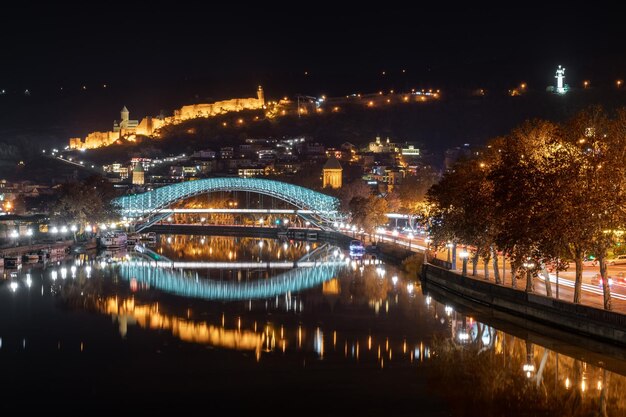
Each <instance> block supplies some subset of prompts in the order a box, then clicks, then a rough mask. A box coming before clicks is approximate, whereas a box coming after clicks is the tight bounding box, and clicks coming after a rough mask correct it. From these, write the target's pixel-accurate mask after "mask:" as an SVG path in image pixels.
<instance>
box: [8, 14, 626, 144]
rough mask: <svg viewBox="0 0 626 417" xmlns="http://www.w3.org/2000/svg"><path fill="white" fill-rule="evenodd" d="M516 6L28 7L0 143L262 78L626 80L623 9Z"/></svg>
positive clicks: (15, 28)
mask: <svg viewBox="0 0 626 417" xmlns="http://www.w3.org/2000/svg"><path fill="white" fill-rule="evenodd" d="M506 6H507V7H506V8H501V9H493V8H486V7H479V6H475V5H472V6H471V7H466V8H461V9H459V8H456V6H453V5H452V4H451V3H446V4H443V5H442V7H441V8H439V9H435V8H433V7H430V6H424V5H423V4H422V3H415V4H414V5H413V6H412V8H411V9H404V8H403V7H402V6H399V5H393V4H391V3H390V2H385V3H384V4H380V5H378V7H377V8H375V9H374V8H371V9H370V8H366V7H364V6H362V7H354V8H352V9H351V10H350V11H349V13H347V12H345V11H341V10H338V7H337V5H336V4H335V3H323V2H316V3H310V2H305V3H302V4H298V5H292V6H287V7H278V6H272V5H269V6H267V5H266V4H263V5H261V4H260V3H259V4H258V5H257V6H255V7H248V6H244V5H243V4H239V3H236V4H233V6H230V7H228V6H223V5H221V6H220V7H219V8H215V9H213V10H212V9H208V8H209V7H211V5H210V4H209V3H206V4H203V5H201V6H198V5H189V4H187V5H185V4H183V3H181V2H168V3H159V2H151V3H150V4H149V5H142V6H133V5H129V4H126V3H118V4H113V3H110V2H109V3H107V2H90V3H89V6H87V5H85V7H84V8H80V7H79V6H76V5H65V6H64V5H47V6H34V5H31V4H28V5H22V4H20V5H19V6H18V7H19V8H21V10H20V9H19V8H18V9H15V8H11V10H4V11H3V14H2V22H1V24H0V51H1V53H2V65H0V91H1V90H5V91H6V94H4V95H0V139H3V138H6V137H10V136H11V135H12V134H13V131H12V130H11V131H8V133H6V132H7V128H9V127H12V128H16V129H24V128H25V127H45V128H47V127H50V126H51V125H55V126H56V125H58V126H59V127H60V128H61V129H63V131H59V133H58V134H57V135H58V136H59V137H62V138H64V137H65V135H75V134H76V135H78V134H85V133H86V132H88V131H91V130H94V129H106V128H108V126H109V125H110V123H111V120H112V118H114V117H116V116H117V112H118V108H121V106H122V105H124V104H126V105H128V106H129V108H130V109H131V114H132V116H136V117H141V116H143V115H145V114H158V112H159V111H161V110H164V111H165V112H170V111H171V109H173V108H175V107H178V106H180V105H182V104H189V103H191V102H193V101H194V100H195V101H204V102H206V101H211V100H219V99H224V98H230V97H237V96H239V97H241V96H252V95H254V91H255V90H256V86H257V85H259V84H262V85H263V86H264V88H265V91H266V97H268V98H279V97H282V96H283V95H292V94H295V93H300V94H306V95H321V94H327V95H331V96H332V95H344V94H349V93H354V92H375V91H378V90H381V89H384V90H389V89H395V90H397V91H407V90H409V89H411V88H440V89H442V90H443V91H444V92H445V93H446V96H447V97H452V96H453V95H454V94H457V93H458V94H463V93H466V92H467V91H470V90H471V89H475V88H487V89H489V90H490V91H494V92H499V93H500V92H501V93H502V94H505V93H506V91H507V90H508V89H510V88H514V87H516V86H518V85H519V84H520V83H521V82H526V83H527V84H528V86H529V91H533V90H534V91H545V87H546V86H547V85H552V84H553V83H554V70H555V68H556V66H557V65H559V64H561V65H564V66H565V67H566V68H567V72H566V82H567V83H569V84H570V85H572V86H580V85H581V84H582V81H583V80H586V79H588V80H591V83H592V86H593V87H598V88H600V87H606V88H608V87H612V86H614V85H615V84H614V83H615V80H617V79H618V78H623V79H626V53H625V47H624V41H625V40H626V29H625V28H624V27H625V26H626V25H624V24H623V22H621V21H620V19H622V17H621V14H620V13H619V12H618V11H616V10H614V7H615V6H607V7H604V8H603V7H600V6H599V5H598V3H597V2H594V3H593V4H592V5H589V6H586V8H585V9H582V8H575V7H573V6H570V5H565V6H566V7H560V8H550V7H542V8H531V7H521V6H520V7H519V9H518V10H514V11H511V5H506ZM382 7H386V9H381V8H382ZM342 9H343V8H342ZM415 9H417V10H418V12H416V11H415ZM505 9H506V10H505ZM402 70H404V72H403V71H402ZM383 72H385V74H384V75H383ZM104 85H106V86H107V87H106V89H105V88H104ZM83 87H85V88H86V89H84V88H83ZM26 89H28V90H29V91H30V93H31V94H30V96H28V97H25V95H24V92H25V90H26ZM63 140H65V138H64V139H63Z"/></svg>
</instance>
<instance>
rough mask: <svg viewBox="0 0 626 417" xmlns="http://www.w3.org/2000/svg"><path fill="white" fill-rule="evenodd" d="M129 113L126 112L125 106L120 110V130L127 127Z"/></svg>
mask: <svg viewBox="0 0 626 417" xmlns="http://www.w3.org/2000/svg"><path fill="white" fill-rule="evenodd" d="M129 114H130V112H129V111H128V109H127V108H126V106H124V107H123V108H122V111H120V117H121V118H122V119H121V120H120V127H121V128H126V127H128V117H129Z"/></svg>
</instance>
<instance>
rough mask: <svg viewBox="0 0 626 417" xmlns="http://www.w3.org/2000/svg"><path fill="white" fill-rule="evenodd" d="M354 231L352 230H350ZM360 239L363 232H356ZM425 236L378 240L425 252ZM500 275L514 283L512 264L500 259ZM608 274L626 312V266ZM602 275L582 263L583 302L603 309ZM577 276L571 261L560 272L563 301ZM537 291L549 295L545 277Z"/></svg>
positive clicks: (379, 236)
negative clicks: (566, 267) (598, 277)
mask: <svg viewBox="0 0 626 417" xmlns="http://www.w3.org/2000/svg"><path fill="white" fill-rule="evenodd" d="M350 234H351V233H350ZM355 236H356V237H357V238H358V237H359V236H360V234H356V235H355ZM425 238H426V236H425V235H424V236H421V235H417V236H416V237H414V238H413V239H409V238H408V237H407V236H406V235H405V234H403V233H400V234H398V236H394V235H393V234H392V232H390V231H388V230H385V231H384V232H382V231H381V232H380V233H376V235H375V239H376V240H377V241H384V242H391V243H395V244H398V245H401V246H404V247H406V248H407V249H410V250H412V251H414V252H423V251H425V250H426V249H427V247H428V244H427V243H426V242H425ZM460 250H461V248H460V247H459V248H457V271H458V272H459V273H461V272H462V267H463V262H462V260H461V258H460V257H459V256H458V253H459V252H460ZM447 256H448V251H447V250H443V251H439V252H438V253H437V258H438V259H441V260H443V261H446V260H447ZM498 264H499V270H500V277H502V270H503V268H504V269H505V270H506V273H505V275H504V276H505V284H506V285H511V265H510V263H509V262H506V263H505V264H504V266H503V259H502V258H500V259H499V262H498ZM483 267H484V264H483V262H482V261H479V263H478V268H477V277H478V278H479V279H481V278H482V279H484V276H485V274H484V272H485V271H484V268H483ZM607 268H608V276H609V277H614V279H613V280H612V283H611V297H612V302H613V309H614V310H615V311H618V312H622V313H626V280H625V279H622V278H621V277H622V276H624V277H626V265H614V266H607ZM467 271H468V275H471V273H472V264H471V262H470V261H468V265H467ZM488 272H489V279H490V280H491V281H493V280H494V274H493V266H492V263H491V262H490V263H489V266H488ZM599 274H600V267H599V266H583V283H582V303H583V304H587V305H592V306H594V307H598V308H604V301H603V290H602V284H601V283H600V282H599V281H598V280H597V278H596V277H597V276H599ZM549 276H550V282H551V283H552V285H551V286H552V294H553V296H554V297H556V294H557V285H556V284H557V282H556V274H555V273H550V274H549ZM575 278H576V270H575V266H574V264H573V262H570V266H569V268H568V269H567V270H565V271H560V272H559V277H558V294H559V297H558V298H559V299H561V300H564V301H572V300H573V299H574V282H575ZM533 286H534V292H535V293H538V294H546V287H545V282H544V278H543V277H535V278H534V279H533ZM517 287H518V288H520V289H524V288H525V287H526V279H525V278H522V279H518V280H517Z"/></svg>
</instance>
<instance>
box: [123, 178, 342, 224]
mask: <svg viewBox="0 0 626 417" xmlns="http://www.w3.org/2000/svg"><path fill="white" fill-rule="evenodd" d="M215 191H249V192H254V193H259V194H264V195H268V196H271V197H275V198H278V199H280V200H283V201H286V202H288V203H290V204H292V205H294V206H296V207H298V208H299V209H303V210H311V211H312V212H313V214H314V215H316V216H317V217H319V218H321V219H322V220H324V221H328V222H332V221H335V220H337V219H340V218H341V214H340V212H339V200H338V199H337V198H335V197H332V196H329V195H327V194H323V193H319V192H317V191H313V190H310V189H308V188H304V187H300V186H298V185H293V184H287V183H284V182H280V181H273V180H266V179H260V178H236V177H225V178H207V179H202V180H196V181H185V182H181V183H177V184H172V185H167V186H165V187H160V188H157V189H155V190H152V191H148V192H145V193H141V194H133V195H126V196H123V197H118V198H116V199H115V200H114V203H115V204H117V205H118V207H119V208H120V211H121V214H122V216H125V217H126V218H127V219H129V220H130V221H137V220H139V219H140V218H143V219H145V218H147V217H150V216H152V215H154V214H156V213H157V212H158V210H160V209H163V208H166V207H168V206H169V205H171V204H172V203H175V202H177V201H180V200H184V199H186V198H189V197H193V196H196V195H199V194H204V193H210V192H215Z"/></svg>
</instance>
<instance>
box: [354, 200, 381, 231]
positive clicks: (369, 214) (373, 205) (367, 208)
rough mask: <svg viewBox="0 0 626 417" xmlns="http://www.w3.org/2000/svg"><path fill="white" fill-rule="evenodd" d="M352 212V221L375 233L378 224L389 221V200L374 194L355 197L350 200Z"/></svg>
mask: <svg viewBox="0 0 626 417" xmlns="http://www.w3.org/2000/svg"><path fill="white" fill-rule="evenodd" d="M350 212H351V213H352V223H354V224H355V225H357V226H359V227H361V228H362V229H363V230H365V232H367V233H369V234H370V235H373V234H374V231H375V229H376V226H379V225H381V224H385V223H386V222H387V216H386V213H387V212H388V206H387V201H386V200H385V199H384V198H381V197H378V196H373V195H371V196H369V197H361V196H357V197H353V198H352V200H350Z"/></svg>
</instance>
